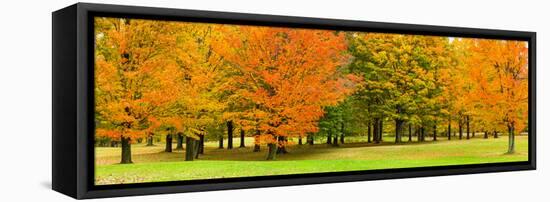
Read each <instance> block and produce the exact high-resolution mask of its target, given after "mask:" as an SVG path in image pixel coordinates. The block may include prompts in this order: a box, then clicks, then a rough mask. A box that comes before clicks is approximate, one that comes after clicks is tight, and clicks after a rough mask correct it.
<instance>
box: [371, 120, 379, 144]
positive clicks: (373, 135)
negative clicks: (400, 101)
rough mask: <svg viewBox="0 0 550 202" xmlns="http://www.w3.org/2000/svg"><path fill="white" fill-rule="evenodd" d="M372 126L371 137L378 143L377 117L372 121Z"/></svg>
mask: <svg viewBox="0 0 550 202" xmlns="http://www.w3.org/2000/svg"><path fill="white" fill-rule="evenodd" d="M372 127H373V131H372V132H373V134H372V139H373V141H374V143H375V144H378V143H380V141H379V139H378V136H379V135H380V132H379V130H380V124H379V119H374V123H372Z"/></svg>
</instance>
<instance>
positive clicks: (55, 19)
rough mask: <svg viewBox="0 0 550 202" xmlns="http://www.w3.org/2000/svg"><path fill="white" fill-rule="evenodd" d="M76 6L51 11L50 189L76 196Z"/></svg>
mask: <svg viewBox="0 0 550 202" xmlns="http://www.w3.org/2000/svg"><path fill="white" fill-rule="evenodd" d="M76 7H77V6H76V5H72V6H68V7H66V8H63V9H61V10H58V11H56V12H53V13H52V189H53V190H55V191H57V192H60V193H63V194H66V195H68V196H70V197H73V198H76V197H77V183H76V180H77V167H76V162H77V155H76V148H77V146H78V144H77V143H76V124H75V123H76V117H77V115H76V88H75V84H76V77H75V73H76V50H77V47H76V37H77V30H76V13H77V9H76Z"/></svg>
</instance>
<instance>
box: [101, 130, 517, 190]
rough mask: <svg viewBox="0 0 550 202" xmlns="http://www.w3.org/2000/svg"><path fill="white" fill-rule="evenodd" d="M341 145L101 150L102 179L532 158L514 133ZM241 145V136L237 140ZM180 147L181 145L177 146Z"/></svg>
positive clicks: (353, 141)
mask: <svg viewBox="0 0 550 202" xmlns="http://www.w3.org/2000/svg"><path fill="white" fill-rule="evenodd" d="M347 140H349V141H348V142H350V143H347V144H343V145H340V146H339V147H333V146H328V145H325V144H316V145H314V146H309V145H301V146H300V145H292V146H289V148H288V150H289V152H290V153H288V154H284V155H278V156H277V160H276V161H265V160H264V159H265V155H266V148H265V146H262V151H261V152H252V148H251V147H250V146H251V145H252V141H251V140H250V139H247V144H248V145H247V146H249V147H247V148H234V149H232V150H227V149H217V142H208V143H207V144H206V148H205V154H204V155H202V156H201V157H200V159H198V160H195V161H192V162H186V161H183V160H184V153H183V151H175V152H173V153H165V152H162V151H163V149H164V148H163V144H162V143H156V146H154V147H145V146H144V144H138V145H133V147H132V152H133V156H132V158H133V161H134V164H117V162H118V161H120V148H97V149H96V173H95V174H96V184H121V183H137V182H160V181H177V180H191V179H211V178H230V177H243V176H262V175H284V174H297V173H319V172H337V171H354V170H373V169H388V168H407V167H425V166H442V165H462V164H479V163H494V162H514V161H526V160H527V137H526V136H519V137H517V138H516V141H517V142H516V153H515V154H505V152H506V149H507V144H508V138H507V137H505V136H502V137H501V138H498V139H493V138H490V139H481V138H478V137H476V138H475V139H470V140H465V139H463V140H452V141H447V140H446V139H445V138H440V140H439V141H437V142H431V141H428V142H424V143H415V142H413V143H402V144H398V145H395V144H393V143H391V141H392V139H391V137H387V138H386V139H385V142H384V143H382V144H378V145H375V144H366V143H358V141H360V140H359V139H357V138H348V139H347ZM234 143H236V144H235V145H236V146H237V147H238V143H239V141H238V138H236V139H235V140H234ZM174 148H175V147H174Z"/></svg>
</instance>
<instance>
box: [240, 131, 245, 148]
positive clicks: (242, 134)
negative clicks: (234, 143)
mask: <svg viewBox="0 0 550 202" xmlns="http://www.w3.org/2000/svg"><path fill="white" fill-rule="evenodd" d="M239 147H240V148H244V147H245V146H244V130H243V129H242V128H241V145H240V146H239Z"/></svg>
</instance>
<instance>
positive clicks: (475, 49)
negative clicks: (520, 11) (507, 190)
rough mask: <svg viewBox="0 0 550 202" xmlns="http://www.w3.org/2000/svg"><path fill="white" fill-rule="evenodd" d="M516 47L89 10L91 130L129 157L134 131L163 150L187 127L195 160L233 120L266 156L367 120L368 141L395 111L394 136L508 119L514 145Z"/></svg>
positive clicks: (355, 130)
mask: <svg viewBox="0 0 550 202" xmlns="http://www.w3.org/2000/svg"><path fill="white" fill-rule="evenodd" d="M526 49H527V47H526V45H525V43H523V42H516V41H498V40H482V39H452V38H448V37H433V36H418V35H398V34H377V33H356V32H339V31H330V30H313V29H295V28H277V27H258V26H236V25H217V24H203V23H182V22H170V21H153V20H138V19H124V18H96V19H95V83H96V85H95V96H96V100H95V101H96V137H98V138H101V137H107V138H110V139H118V140H120V142H121V148H122V149H121V151H122V156H121V163H132V160H131V144H132V142H133V141H134V140H136V139H138V138H147V139H148V141H152V136H153V135H154V134H161V135H163V136H165V138H166V142H167V150H171V144H170V145H168V142H170V143H171V142H172V138H176V141H177V142H178V143H180V144H178V145H181V144H183V143H182V142H183V140H184V139H185V144H186V156H185V158H186V160H193V159H194V158H197V157H198V155H199V154H201V153H202V152H203V146H202V145H203V144H204V138H205V136H208V137H213V136H216V137H219V138H220V144H223V136H225V135H227V137H228V141H232V140H233V132H234V131H236V130H237V129H239V131H240V135H241V137H243V136H245V135H248V134H250V135H252V136H254V139H255V146H254V151H260V145H262V144H265V145H267V148H268V149H267V150H268V151H267V159H268V160H273V159H275V158H276V154H277V153H285V152H286V150H285V145H287V144H288V141H287V140H288V138H299V139H300V140H301V139H302V138H307V140H308V141H311V142H312V140H313V138H314V137H315V136H318V135H319V134H325V135H327V136H329V138H330V136H331V134H337V133H339V132H342V133H345V132H346V131H347V132H348V133H349V134H364V133H366V132H367V131H368V135H369V136H370V134H371V132H370V131H371V128H372V131H373V132H372V133H373V140H374V141H375V142H378V141H380V140H381V134H382V132H381V131H382V128H383V124H384V123H383V121H384V120H393V122H394V123H395V137H396V139H395V141H396V142H400V141H401V136H403V134H404V133H403V131H404V130H405V129H404V128H405V125H408V127H409V128H411V127H414V128H416V129H418V131H425V130H429V129H432V128H433V129H434V130H437V126H439V125H442V124H444V123H447V124H448V125H449V128H450V127H451V124H453V123H455V122H456V123H457V124H458V126H459V128H462V127H463V125H464V124H466V123H470V122H473V121H472V120H475V121H477V122H476V124H477V125H479V126H478V127H481V128H482V129H481V131H502V129H503V127H506V128H507V130H508V132H509V133H510V135H509V137H510V138H511V139H510V142H511V144H510V145H511V146H510V148H509V151H510V152H513V134H514V133H515V132H517V131H520V130H523V129H524V127H525V124H526V121H525V119H526V118H525V117H526V114H527V63H526V62H527V61H526V60H527V52H526ZM386 122H387V121H386ZM409 130H410V129H409ZM422 134H424V133H422ZM459 134H460V135H462V132H460V133H459ZM449 135H450V130H449ZM184 137H185V138H184ZM333 137H337V136H336V135H334V136H333ZM342 137H343V136H342ZM369 139H370V138H369ZM242 140H243V138H241V141H242ZM229 145H232V143H230V144H229ZM168 147H170V149H168Z"/></svg>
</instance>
